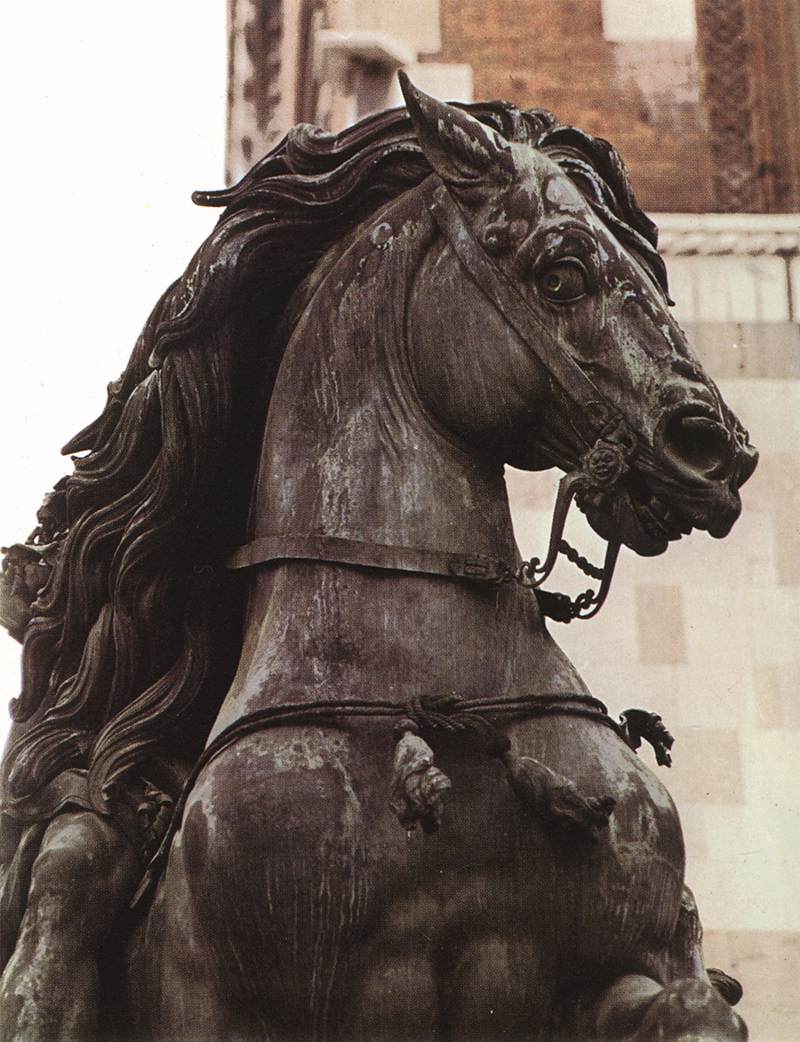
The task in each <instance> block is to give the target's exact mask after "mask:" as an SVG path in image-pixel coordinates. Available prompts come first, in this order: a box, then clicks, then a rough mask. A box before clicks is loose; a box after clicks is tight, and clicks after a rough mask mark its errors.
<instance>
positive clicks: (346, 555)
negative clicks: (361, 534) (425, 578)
mask: <svg viewBox="0 0 800 1042" xmlns="http://www.w3.org/2000/svg"><path fill="white" fill-rule="evenodd" d="M273 561H327V562H329V563H331V564H354V565H360V566H361V567H364V568H381V569H386V570H388V571H397V572H419V573H420V574H422V575H444V576H448V577H456V578H461V579H477V580H479V581H483V582H498V583H502V582H510V581H511V580H512V579H513V577H514V569H513V568H512V567H511V565H509V564H507V563H506V562H505V561H503V560H501V559H500V558H499V557H490V556H488V555H486V554H455V553H447V552H445V551H442V550H427V549H421V548H419V547H412V546H389V545H387V544H385V543H363V542H361V541H359V540H356V539H343V538H341V537H339V536H329V535H298V536H293V535H280V536H271V535H268V536H262V537H261V538H259V539H254V540H253V541H252V542H251V543H247V544H246V545H245V546H240V547H239V549H238V550H236V551H234V553H233V554H231V556H230V557H229V558H228V562H227V565H228V568H250V567H252V566H253V565H257V564H269V563H271V562H273Z"/></svg>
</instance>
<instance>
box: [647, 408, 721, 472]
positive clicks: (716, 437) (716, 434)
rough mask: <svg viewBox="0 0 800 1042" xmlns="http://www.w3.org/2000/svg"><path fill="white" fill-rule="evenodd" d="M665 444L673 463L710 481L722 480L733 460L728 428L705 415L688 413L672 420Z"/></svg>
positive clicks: (667, 428) (667, 430) (667, 427)
mask: <svg viewBox="0 0 800 1042" xmlns="http://www.w3.org/2000/svg"><path fill="white" fill-rule="evenodd" d="M663 444H664V449H665V451H666V453H667V455H668V456H669V457H670V458H671V459H672V461H673V463H675V464H677V465H678V466H679V467H680V468H681V469H684V470H685V469H688V470H691V471H692V472H693V473H694V474H695V475H697V476H698V477H702V478H706V479H711V478H716V477H719V476H720V475H721V473H722V472H723V471H724V470H725V469H726V468H727V467H728V466H729V465H730V462H731V459H732V456H733V448H732V445H731V439H730V435H729V433H728V431H727V430H726V428H725V427H723V426H722V424H721V423H719V422H718V421H717V420H713V419H711V417H709V416H705V415H697V414H693V413H688V414H687V413H685V412H684V413H681V414H678V415H675V416H671V417H670V419H669V420H668V421H667V425H666V428H665V430H664V442H663Z"/></svg>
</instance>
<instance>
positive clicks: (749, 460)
mask: <svg viewBox="0 0 800 1042" xmlns="http://www.w3.org/2000/svg"><path fill="white" fill-rule="evenodd" d="M757 463H758V449H754V448H753V446H752V445H745V446H744V448H743V449H742V450H741V453H740V455H739V487H740V488H741V486H742V485H743V484H744V483H745V481H747V480H748V479H749V478H750V477H751V476H752V474H753V471H754V470H755V469H756V464H757Z"/></svg>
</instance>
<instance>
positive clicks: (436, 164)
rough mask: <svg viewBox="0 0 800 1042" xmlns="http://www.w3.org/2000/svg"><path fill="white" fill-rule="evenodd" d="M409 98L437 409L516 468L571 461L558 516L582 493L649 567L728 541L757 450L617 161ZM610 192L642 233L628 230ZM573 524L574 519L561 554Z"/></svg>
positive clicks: (583, 139) (416, 355)
mask: <svg viewBox="0 0 800 1042" xmlns="http://www.w3.org/2000/svg"><path fill="white" fill-rule="evenodd" d="M403 89H404V92H405V97H406V102H407V106H408V111H409V114H410V116H411V118H412V120H413V122H414V125H415V129H416V132H417V135H418V139H419V142H420V146H421V148H422V149H423V151H424V153H425V155H426V157H427V158H428V160H429V162H430V164H431V166H432V168H433V170H434V171H435V174H436V175H438V178H437V179H436V180H437V183H438V187H437V188H436V189H435V191H434V193H433V196H432V199H431V209H432V211H433V213H434V216H435V217H436V220H437V223H438V224H439V227H440V229H441V230H442V231H443V232H444V235H443V237H442V238H441V241H440V243H439V248H438V250H436V251H434V252H433V253H432V254H431V256H429V258H428V259H427V262H426V263H427V265H428V269H429V270H428V274H429V275H431V276H434V277H429V278H426V279H425V280H424V284H425V294H424V297H422V296H420V297H419V299H418V300H417V301H416V306H415V305H414V302H412V314H411V316H410V322H409V330H410V335H409V352H410V360H411V366H412V368H413V370H414V373H415V379H416V383H417V386H418V387H419V388H420V391H421V394H422V395H423V397H424V398H425V402H426V405H427V407H428V409H429V410H430V412H431V413H432V414H433V416H434V417H435V418H436V419H437V420H438V421H439V422H440V423H441V424H442V425H443V426H444V427H445V428H447V429H448V430H449V431H450V432H452V433H453V434H454V435H455V436H457V437H458V438H462V439H465V440H466V441H468V442H470V443H472V444H473V445H474V446H475V447H476V448H477V449H478V450H479V451H481V452H484V453H489V454H491V455H495V456H497V455H499V456H500V457H501V458H502V460H503V462H507V463H511V464H513V465H514V466H516V467H519V468H522V469H527V470H536V469H542V468H545V467H552V466H553V465H559V466H561V467H562V469H564V470H566V471H567V472H569V474H570V477H571V481H570V482H568V485H570V488H569V489H568V490H564V489H562V491H563V492H564V495H563V496H562V499H563V500H564V501H565V502H562V504H561V508H560V511H559V508H557V513H559V512H560V513H561V514H562V515H563V514H565V513H566V507H567V506H568V500H569V499H570V498H571V496H573V495H574V496H575V498H576V502H577V504H578V506H579V508H580V509H581V510H583V512H584V513H585V514H586V516H587V518H588V520H589V522H590V524H591V525H592V527H593V528H594V529H595V531H596V532H597V533H598V534H599V535H600V536H602V537H603V538H604V539H606V540H608V541H609V542H616V543H624V544H625V545H627V546H629V547H630V548H631V549H633V550H634V551H636V552H637V553H638V554H641V555H646V556H652V555H656V554H660V553H663V552H664V551H665V550H666V548H667V546H668V543H669V542H670V541H671V540H676V539H679V538H680V537H681V536H682V535H684V534H688V533H689V532H690V531H691V530H692V529H694V528H697V529H705V530H707V531H708V532H709V533H710V534H711V535H712V536H715V537H718V538H719V537H722V536H724V535H726V534H727V533H728V532H729V530H730V528H731V526H732V525H733V523H734V521H735V520H736V518H737V517H738V515H739V513H740V509H741V501H740V498H739V492H738V490H739V487H740V486H741V485H742V484H743V483H744V481H746V480H747V478H748V477H749V476H750V474H751V473H752V472H753V469H754V467H755V465H756V462H757V452H756V450H755V449H754V448H753V447H752V446H751V445H750V442H749V437H748V434H747V432H746V431H745V430H744V428H743V427H742V425H741V424H740V423H739V421H738V419H737V418H736V417H735V416H734V414H733V413H732V411H731V410H730V409H729V407H728V406H727V405H726V404H725V402H724V401H723V399H722V396H721V394H720V392H719V390H718V388H717V387H716V386H715V385H714V383H713V382H712V380H711V379H710V378H709V377H708V375H707V374H706V373H705V371H704V369H703V367H702V366H701V365H700V363H699V362H698V361H697V359H696V358H695V357H694V356H693V354H692V352H691V350H690V348H689V345H688V343H687V340H686V336H685V334H684V333H683V331H682V330H681V329H680V327H679V326H678V324H677V322H676V321H675V319H674V318H673V316H672V314H671V313H670V304H671V303H672V302H671V301H670V299H669V296H668V291H667V283H666V273H665V270H664V266H663V263H662V261H661V259H660V258H659V256H658V253H657V251H656V249H655V245H656V232H655V228H654V226H653V225H652V224H651V223H650V222H649V221H648V220H647V218H646V217H644V215H643V214H642V213H641V212H640V211H638V208H636V206H635V203H633V202H632V195H630V189H629V186H628V182H627V177H626V175H625V172H624V169H623V168H622V167H621V165H620V164H619V161H618V159H617V157H616V154H615V153H613V151H612V150H611V148H610V146H606V143H605V142H598V141H596V140H594V139H589V138H588V136H587V135H584V134H582V132H581V131H578V130H576V129H575V128H572V127H563V126H560V127H556V128H555V129H554V130H551V131H550V132H549V133H545V134H544V135H542V136H541V137H540V138H539V139H538V140H535V141H533V142H531V141H524V140H522V141H520V140H508V139H506V138H505V137H503V136H502V134H500V133H499V132H498V131H496V130H495V129H493V128H491V127H489V126H487V125H485V124H483V123H481V122H479V121H478V120H476V119H474V118H473V117H472V116H470V115H469V114H468V113H467V112H465V111H464V110H463V109H460V108H456V107H454V106H452V105H447V104H444V103H442V102H439V101H437V100H435V99H433V98H431V97H428V96H427V95H425V94H423V93H422V92H421V91H419V90H417V89H416V88H415V87H413V85H411V84H410V82H409V81H408V80H407V79H404V80H403ZM520 136H521V137H524V135H520ZM587 142H591V145H592V146H593V147H594V153H595V155H594V162H593V163H591V162H590V161H589V158H588V157H587V149H586V145H587ZM605 149H607V151H605ZM603 163H605V164H606V165H608V166H610V165H611V164H612V163H615V164H616V170H615V174H616V178H604V177H603V168H602V167H603ZM614 183H616V190H617V193H620V192H622V193H623V194H624V193H627V195H628V200H627V205H628V207H629V211H630V209H633V210H634V211H635V215H636V216H637V217H638V222H636V223H638V225H639V228H638V229H637V228H636V227H632V226H631V224H632V223H634V222H631V223H627V222H626V221H624V220H622V219H620V217H619V214H620V209H621V207H620V202H622V203H624V202H625V200H620V199H618V198H617V199H615V198H614V195H613V193H614V187H613V186H614ZM465 268H466V270H467V272H468V273H469V275H470V276H471V279H472V283H471V284H470V285H469V286H467V287H466V288H465V286H464V282H465V280H464V269H465ZM471 292H472V293H474V294H475V296H476V298H482V299H478V300H477V303H478V306H477V307H471V306H470V301H471V300H472V299H473V298H472V297H470V293H471ZM423 310H424V314H425V322H424V323H423V322H422V320H421V315H422V311H423ZM415 312H416V314H415ZM415 318H416V321H415ZM415 330H416V331H418V332H417V334H415ZM432 338H433V342H435V343H437V344H438V345H439V346H438V350H437V351H435V352H432V351H431V350H430V343H431V339H432ZM562 484H563V483H562ZM560 527H563V516H562V517H561V519H560V522H559V531H556V526H554V540H555V542H556V543H557V541H558V539H559V538H560ZM551 546H552V541H551ZM551 566H552V562H551ZM546 570H549V568H548V569H546ZM537 571H543V569H537Z"/></svg>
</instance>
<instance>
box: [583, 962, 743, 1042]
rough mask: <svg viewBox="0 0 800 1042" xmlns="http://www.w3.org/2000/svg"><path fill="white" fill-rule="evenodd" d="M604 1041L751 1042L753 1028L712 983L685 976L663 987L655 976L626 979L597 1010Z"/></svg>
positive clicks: (607, 994)
mask: <svg viewBox="0 0 800 1042" xmlns="http://www.w3.org/2000/svg"><path fill="white" fill-rule="evenodd" d="M595 1030H596V1033H597V1037H598V1039H599V1040H600V1042H652V1040H653V1039H661V1040H663V1042H684V1040H686V1042H688V1040H690V1039H699V1038H702V1039H703V1042H745V1040H746V1039H747V1028H746V1027H745V1025H744V1021H743V1020H742V1019H741V1017H739V1016H737V1014H736V1013H734V1011H733V1010H732V1009H731V1007H730V1006H729V1005H728V1003H727V1002H726V1001H725V999H724V998H723V997H722V996H721V995H720V993H719V992H718V991H717V989H716V988H715V987H714V986H713V985H712V984H711V983H709V982H707V981H704V980H700V979H697V978H695V979H692V978H685V979H683V980H676V981H673V982H672V983H671V984H667V985H665V986H663V987H662V985H660V984H658V983H657V982H656V981H654V980H652V979H651V978H650V977H645V976H642V975H640V974H629V975H627V976H625V977H620V978H619V980H617V981H615V982H614V983H613V984H612V985H611V987H610V988H609V989H608V990H607V991H606V992H605V993H604V995H603V996H602V997H601V999H600V1001H599V1003H598V1005H597V1007H596V1020H595Z"/></svg>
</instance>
